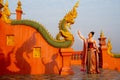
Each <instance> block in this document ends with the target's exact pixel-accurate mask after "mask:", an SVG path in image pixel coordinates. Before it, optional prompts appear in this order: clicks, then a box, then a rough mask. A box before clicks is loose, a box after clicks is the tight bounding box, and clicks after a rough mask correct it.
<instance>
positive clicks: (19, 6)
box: [17, 0, 22, 10]
mask: <svg viewBox="0 0 120 80" xmlns="http://www.w3.org/2000/svg"><path fill="white" fill-rule="evenodd" d="M17 5H18V6H17V10H22V7H21V6H22V4H21V1H20V0H18V3H17Z"/></svg>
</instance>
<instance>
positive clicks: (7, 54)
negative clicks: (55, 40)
mask: <svg viewBox="0 0 120 80" xmlns="http://www.w3.org/2000/svg"><path fill="white" fill-rule="evenodd" d="M11 34H12V35H14V45H13V46H8V45H6V35H11ZM34 47H40V48H41V57H39V58H34V57H33V48H34ZM59 53H60V52H59V49H58V48H54V47H52V46H50V45H49V44H48V43H47V42H46V41H45V40H44V39H43V37H42V36H41V35H40V34H39V33H38V32H37V31H36V30H35V29H33V28H31V27H29V26H25V25H16V26H13V25H10V24H5V23H4V22H2V21H1V20H0V74H17V73H18V74H49V73H57V74H59V71H60V70H61V67H62V58H61V56H60V54H59Z"/></svg>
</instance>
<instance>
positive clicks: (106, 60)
mask: <svg viewBox="0 0 120 80" xmlns="http://www.w3.org/2000/svg"><path fill="white" fill-rule="evenodd" d="M102 54H103V68H105V69H111V70H117V71H120V58H114V57H112V56H110V55H109V54H108V53H107V49H103V50H102Z"/></svg>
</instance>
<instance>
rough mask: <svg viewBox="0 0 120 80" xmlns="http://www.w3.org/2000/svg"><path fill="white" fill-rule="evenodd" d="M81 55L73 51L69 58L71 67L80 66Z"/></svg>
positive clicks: (79, 52)
mask: <svg viewBox="0 0 120 80" xmlns="http://www.w3.org/2000/svg"><path fill="white" fill-rule="evenodd" d="M81 53H82V51H75V52H74V53H73V54H72V56H71V64H72V65H80V64H81Z"/></svg>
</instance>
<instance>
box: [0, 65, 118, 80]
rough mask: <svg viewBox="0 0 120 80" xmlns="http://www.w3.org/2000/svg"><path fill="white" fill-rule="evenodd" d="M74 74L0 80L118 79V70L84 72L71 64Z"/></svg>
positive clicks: (9, 77) (3, 77)
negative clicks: (98, 72) (97, 72)
mask: <svg viewBox="0 0 120 80" xmlns="http://www.w3.org/2000/svg"><path fill="white" fill-rule="evenodd" d="M72 68H73V70H74V72H75V74H74V75H68V76H60V75H53V74H51V75H9V76H0V80H120V72H117V71H111V70H101V74H86V73H83V72H81V71H80V66H72Z"/></svg>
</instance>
